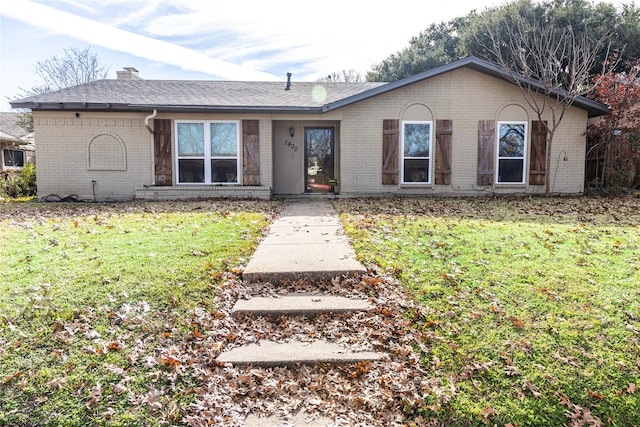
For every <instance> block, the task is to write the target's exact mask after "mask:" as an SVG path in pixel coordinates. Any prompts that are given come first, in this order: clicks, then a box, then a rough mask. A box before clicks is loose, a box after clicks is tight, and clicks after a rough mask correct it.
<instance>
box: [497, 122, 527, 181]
mask: <svg viewBox="0 0 640 427" xmlns="http://www.w3.org/2000/svg"><path fill="white" fill-rule="evenodd" d="M497 151H498V168H497V171H496V174H497V180H496V182H497V183H498V184H524V183H525V165H526V164H527V163H526V153H527V124H526V123H525V122H498V150H497Z"/></svg>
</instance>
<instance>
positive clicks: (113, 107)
mask: <svg viewBox="0 0 640 427" xmlns="http://www.w3.org/2000/svg"><path fill="white" fill-rule="evenodd" d="M11 106H12V107H13V108H28V109H31V110H37V111H114V112H132V111H133V112H147V111H153V110H157V111H158V112H182V113H184V112H189V113H294V114H318V113H322V107H306V106H278V105H276V106H251V105H238V106H233V105H170V104H117V103H108V102H105V103H87V102H66V103H63V102H57V103H53V102H51V103H44V102H12V103H11Z"/></svg>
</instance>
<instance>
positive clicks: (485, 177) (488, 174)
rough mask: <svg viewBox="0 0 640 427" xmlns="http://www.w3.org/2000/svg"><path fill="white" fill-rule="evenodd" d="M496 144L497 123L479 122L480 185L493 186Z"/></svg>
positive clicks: (489, 121) (491, 121) (490, 121)
mask: <svg viewBox="0 0 640 427" xmlns="http://www.w3.org/2000/svg"><path fill="white" fill-rule="evenodd" d="M495 144H496V122H495V121H493V120H480V121H479V122H478V185H492V184H493V175H494V173H495V171H494V163H495V158H494V157H495V156H494V147H495Z"/></svg>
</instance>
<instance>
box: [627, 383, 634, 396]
mask: <svg viewBox="0 0 640 427" xmlns="http://www.w3.org/2000/svg"><path fill="white" fill-rule="evenodd" d="M635 392H636V385H635V384H634V383H629V387H628V388H627V393H629V394H634V393H635Z"/></svg>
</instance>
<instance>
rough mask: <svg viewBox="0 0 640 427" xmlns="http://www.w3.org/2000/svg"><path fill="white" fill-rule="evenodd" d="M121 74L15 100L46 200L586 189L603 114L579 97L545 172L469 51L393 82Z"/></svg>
mask: <svg viewBox="0 0 640 427" xmlns="http://www.w3.org/2000/svg"><path fill="white" fill-rule="evenodd" d="M125 70H126V72H120V73H121V74H122V75H119V79H118V80H100V81H96V82H93V83H88V84H84V85H80V86H75V87H71V88H67V89H62V90H59V91H56V92H49V93H45V94H42V95H38V96H34V97H30V98H26V99H23V100H19V101H14V102H12V103H11V104H12V106H13V107H16V108H18V107H19V108H31V109H32V111H33V117H34V124H35V132H36V135H37V138H38V157H39V160H38V178H41V180H39V184H38V191H39V196H40V197H42V196H46V195H48V194H51V193H55V194H57V195H60V196H64V195H70V194H76V195H78V196H79V197H80V198H83V197H84V198H92V197H93V194H95V195H96V196H95V197H96V199H98V200H109V199H132V198H141V199H175V198H188V197H257V198H270V197H272V196H280V195H302V194H305V193H326V192H335V193H337V194H340V195H343V196H362V195H375V196H379V195H438V194H459V195H468V194H478V193H498V194H511V193H525V194H540V193H544V179H545V175H546V174H550V177H551V179H552V182H551V184H552V189H553V190H552V191H553V192H554V193H562V194H579V193H582V192H583V190H584V167H585V137H584V136H583V135H584V132H585V129H586V124H587V118H588V117H595V116H599V115H603V114H606V113H607V111H608V110H607V107H606V106H604V105H602V104H599V103H597V102H594V101H591V100H588V99H586V98H578V99H577V100H576V101H575V103H574V105H573V106H572V107H571V108H570V109H569V110H568V111H567V113H566V115H565V117H564V119H563V121H562V125H561V126H560V127H559V128H558V129H557V132H556V134H555V139H554V146H553V152H552V153H551V156H552V159H553V161H552V162H551V170H548V171H547V170H545V132H544V127H543V126H542V123H540V122H538V121H537V117H536V116H535V114H534V113H533V111H532V110H531V109H530V108H529V107H528V106H527V104H526V103H525V101H524V99H523V97H522V94H521V92H520V90H519V89H518V87H517V86H516V85H515V84H513V83H511V82H509V81H508V77H507V73H506V72H505V71H504V70H502V69H500V68H498V67H497V66H495V65H493V64H491V63H488V62H485V61H482V60H479V59H477V58H473V57H470V58H466V59H463V60H460V61H457V62H454V63H452V64H449V65H446V66H443V67H439V68H436V69H433V70H430V71H427V72H424V73H422V74H419V75H416V76H413V77H410V78H407V79H403V80H400V81H397V82H393V83H388V84H383V83H337V82H334V83H332V82H325V83H302V82H296V81H293V82H292V81H290V78H289V79H288V81H287V82H284V81H283V82H228V81H227V82H225V81H176V80H162V81H159V80H142V79H137V78H136V77H137V71H136V70H135V69H125ZM127 72H129V73H135V74H133V75H132V76H129V78H123V77H127V76H125V74H127ZM289 77H290V76H289ZM556 159H557V160H558V161H557V162H556Z"/></svg>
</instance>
